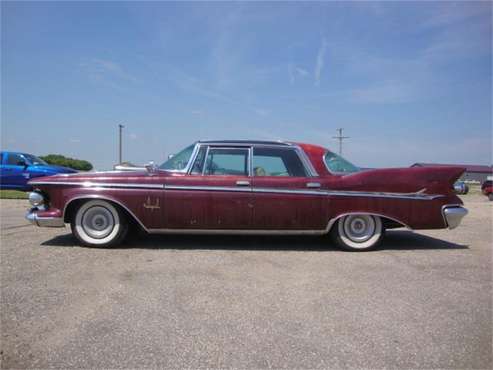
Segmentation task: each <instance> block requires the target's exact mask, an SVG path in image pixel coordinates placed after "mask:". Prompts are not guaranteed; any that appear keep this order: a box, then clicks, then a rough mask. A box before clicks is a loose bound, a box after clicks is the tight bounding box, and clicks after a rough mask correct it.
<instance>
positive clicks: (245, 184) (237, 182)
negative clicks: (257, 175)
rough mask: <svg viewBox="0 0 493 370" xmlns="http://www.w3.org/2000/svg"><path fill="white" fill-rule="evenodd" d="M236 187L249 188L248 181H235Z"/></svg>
mask: <svg viewBox="0 0 493 370" xmlns="http://www.w3.org/2000/svg"><path fill="white" fill-rule="evenodd" d="M236 186H250V181H246V180H238V181H236Z"/></svg>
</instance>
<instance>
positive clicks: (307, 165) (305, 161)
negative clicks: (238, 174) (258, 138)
mask: <svg viewBox="0 0 493 370" xmlns="http://www.w3.org/2000/svg"><path fill="white" fill-rule="evenodd" d="M256 147H260V148H262V149H265V148H270V149H280V150H293V151H294V152H295V153H296V155H297V157H298V159H299V160H300V162H301V165H302V166H303V169H304V170H305V174H306V176H301V177H319V175H318V173H317V171H316V170H315V168H313V165H312V163H311V162H310V159H309V158H308V157H307V155H306V153H305V151H304V150H303V149H302V148H301V147H300V146H299V145H292V144H290V145H289V146H280V145H279V146H275V145H252V148H253V150H252V162H253V155H254V154H253V151H254V150H255V148H256ZM251 173H252V176H254V173H253V168H252V171H251ZM286 177H300V176H286Z"/></svg>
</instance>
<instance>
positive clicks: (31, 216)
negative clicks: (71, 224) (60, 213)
mask: <svg viewBox="0 0 493 370" xmlns="http://www.w3.org/2000/svg"><path fill="white" fill-rule="evenodd" d="M39 213H40V211H39V210H38V209H37V208H33V209H31V210H30V211H29V212H27V213H26V220H28V221H29V222H30V223H32V224H33V225H36V226H39V227H64V226H65V222H63V217H56V216H51V215H46V212H42V213H45V214H43V215H39Z"/></svg>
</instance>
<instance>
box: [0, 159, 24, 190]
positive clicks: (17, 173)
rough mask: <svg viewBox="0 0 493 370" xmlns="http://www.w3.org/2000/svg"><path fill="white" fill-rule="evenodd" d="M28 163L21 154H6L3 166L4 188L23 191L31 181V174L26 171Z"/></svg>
mask: <svg viewBox="0 0 493 370" xmlns="http://www.w3.org/2000/svg"><path fill="white" fill-rule="evenodd" d="M26 169H27V163H26V160H25V158H24V157H23V156H22V154H20V153H10V152H4V158H3V165H2V176H1V181H2V187H4V188H11V189H21V188H23V187H25V186H26V183H27V180H29V172H28V171H26Z"/></svg>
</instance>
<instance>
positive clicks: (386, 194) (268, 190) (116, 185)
mask: <svg viewBox="0 0 493 370" xmlns="http://www.w3.org/2000/svg"><path fill="white" fill-rule="evenodd" d="M31 184H32V185H68V186H80V187H84V188H88V187H90V188H101V189H103V188H120V189H159V190H198V191H232V192H238V191H240V192H246V191H248V192H254V193H279V194H302V195H303V194H304V195H326V196H337V197H372V198H396V199H414V200H433V199H436V198H440V197H443V196H444V195H440V194H424V193H423V190H424V189H421V190H419V191H417V192H415V193H389V192H372V191H351V190H304V189H299V190H298V189H283V188H255V187H254V188H251V187H250V188H247V187H244V188H238V187H235V186H206V185H202V186H195V185H164V184H135V183H97V182H90V181H85V182H69V181H60V182H56V183H55V182H48V181H34V182H31Z"/></svg>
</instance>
